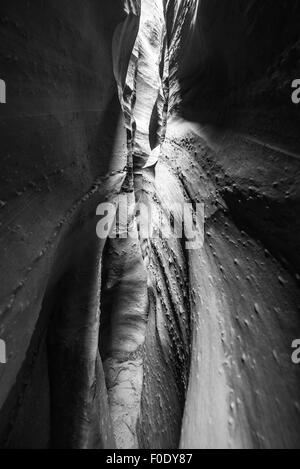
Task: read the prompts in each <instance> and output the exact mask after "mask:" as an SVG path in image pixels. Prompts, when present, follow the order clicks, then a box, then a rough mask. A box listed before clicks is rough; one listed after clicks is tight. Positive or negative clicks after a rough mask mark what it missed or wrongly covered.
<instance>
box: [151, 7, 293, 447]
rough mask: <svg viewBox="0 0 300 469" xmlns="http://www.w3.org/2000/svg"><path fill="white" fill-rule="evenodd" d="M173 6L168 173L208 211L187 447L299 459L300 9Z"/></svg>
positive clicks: (195, 277) (191, 267)
mask: <svg viewBox="0 0 300 469" xmlns="http://www.w3.org/2000/svg"><path fill="white" fill-rule="evenodd" d="M165 5H166V23H167V35H168V48H169V64H170V68H169V83H170V89H169V95H170V101H169V119H168V124H167V134H166V140H165V143H164V145H163V147H162V151H161V157H160V161H161V164H163V165H167V167H168V168H169V170H170V171H171V172H172V173H173V174H175V175H176V177H177V180H178V181H179V182H180V183H181V191H182V193H185V194H188V198H191V199H192V200H194V201H198V202H201V201H202V202H203V203H204V204H205V212H206V221H205V243H204V247H203V249H202V250H199V251H195V252H193V251H190V252H188V253H187V254H186V257H187V259H188V260H187V265H188V271H189V287H190V308H191V322H192V336H193V340H192V345H191V347H192V350H191V369H190V378H189V387H188V393H187V398H186V404H185V412H184V419H183V425H182V436H181V447H182V448H190V447H193V448H215V447H225V448H229V447H238V448H240V447H242V448H248V447H249V448H253V447H261V448H271V447H299V445H300V439H299V435H300V431H299V430H300V414H299V384H300V376H299V369H298V368H297V366H295V365H294V364H293V363H292V361H291V353H292V350H291V344H292V341H293V340H294V339H295V338H296V337H298V336H299V334H300V329H299V328H300V324H299V275H298V272H299V258H298V253H299V239H300V238H299V220H298V217H297V213H299V175H300V173H299V171H300V168H299V154H298V153H297V152H298V151H299V138H298V131H297V128H299V118H298V114H297V110H296V109H295V108H294V107H293V104H292V102H291V82H292V81H293V80H294V78H295V77H296V76H297V74H299V52H298V50H299V49H298V44H299V42H298V39H299V34H298V26H297V24H298V22H299V13H300V12H299V4H298V2H277V4H276V5H275V4H274V2H268V1H266V2H257V1H252V2H250V1H249V2H238V1H234V0H232V1H231V0H230V1H226V2H217V1H216V2H214V1H205V0H203V1H199V2H198V1H193V0H192V1H189V0H186V1H184V0H183V1H178V2H176V1H175V2H172V1H169V2H165ZM158 169H159V167H158V168H157V170H158Z"/></svg>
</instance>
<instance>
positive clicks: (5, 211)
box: [0, 0, 139, 447]
mask: <svg viewBox="0 0 300 469" xmlns="http://www.w3.org/2000/svg"><path fill="white" fill-rule="evenodd" d="M124 7H125V8H124ZM0 8H1V14H0V17H1V20H0V22H1V32H0V57H1V78H3V79H4V80H5V81H6V84H7V104H6V105H1V111H0V112H1V118H0V131H1V155H2V159H1V164H2V166H1V168H2V170H1V184H0V187H1V196H0V200H1V206H0V210H1V213H0V216H1V226H0V228H1V237H2V242H1V310H0V315H1V329H0V333H1V338H2V339H3V340H5V341H6V344H7V353H8V357H7V358H8V365H7V366H1V370H0V373H1V375H0V387H1V393H0V409H1V416H0V439H1V446H5V447H7V446H8V447H45V446H47V445H49V444H50V445H52V446H54V447H105V446H107V445H109V446H111V445H113V444H114V438H113V434H112V431H110V424H109V421H110V416H109V411H108V404H107V396H106V389H105V385H104V378H103V370H102V365H101V361H100V359H99V355H98V358H97V354H98V328H99V320H98V319H97V318H98V315H99V304H98V303H97V298H98V297H99V291H98V290H99V289H100V272H99V268H100V267H99V259H100V257H101V251H102V249H103V242H100V241H97V237H96V234H95V233H96V222H97V220H96V217H95V213H96V207H97V205H98V204H99V203H100V202H101V201H103V200H104V199H105V198H106V197H107V196H109V197H113V195H114V194H115V193H118V191H119V190H120V188H121V187H122V184H123V181H124V177H125V175H126V173H127V158H128V152H127V136H126V132H125V128H124V124H123V114H122V111H121V107H120V103H119V100H118V95H117V86H116V81H115V77H114V74H113V57H112V43H113V37H114V34H115V30H116V28H117V27H118V25H122V23H123V22H124V20H125V27H127V28H129V29H127V31H129V32H130V34H128V35H127V38H126V43H124V41H123V42H122V47H119V48H118V45H117V41H118V37H117V36H116V35H115V39H114V43H115V47H117V49H119V50H120V53H122V54H123V55H122V64H123V67H124V69H125V70H127V67H128V61H129V58H130V54H131V50H132V47H133V44H134V41H135V37H136V34H137V30H138V24H139V10H138V4H137V3H135V2H132V1H128V2H125V3H123V1H118V0H117V1H114V2H113V3H112V2H111V1H106V0H104V1H101V2H99V1H96V0H88V1H85V2H82V1H68V0H63V1H51V2H43V1H38V2H24V4H22V5H20V3H19V2H15V1H3V2H1V7H0ZM120 28H122V26H119V29H120ZM126 57H128V60H127V64H126ZM114 59H115V62H118V61H119V62H120V61H121V60H120V58H119V59H118V57H116V56H115V57H114ZM121 75H122V74H120V79H121ZM118 78H119V77H118ZM76 291H77V292H78V295H77V294H76V293H75V292H76ZM72 292H73V293H74V295H73V293H72ZM49 321H50V324H51V328H50V331H49V333H48V334H47V330H48V323H49ZM47 337H48V338H47ZM95 361H97V365H96V366H95ZM75 370H76V371H75ZM95 370H96V371H95ZM101 383H102V384H101ZM75 389H76V392H75V391H74V390H75ZM98 390H99V392H98ZM100 404H101V405H100ZM37 410H38V412H37Z"/></svg>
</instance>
